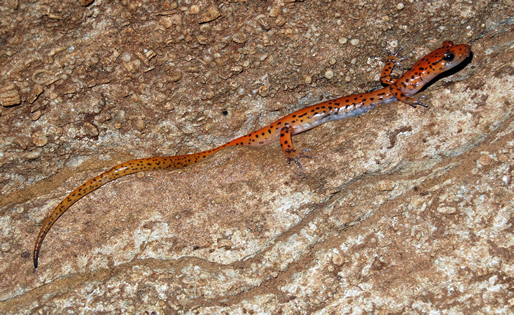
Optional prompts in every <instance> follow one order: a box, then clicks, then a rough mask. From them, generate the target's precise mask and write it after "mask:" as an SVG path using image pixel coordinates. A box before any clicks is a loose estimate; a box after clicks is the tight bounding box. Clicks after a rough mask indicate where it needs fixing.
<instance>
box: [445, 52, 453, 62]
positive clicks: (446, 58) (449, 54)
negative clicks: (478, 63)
mask: <svg viewBox="0 0 514 315" xmlns="http://www.w3.org/2000/svg"><path fill="white" fill-rule="evenodd" d="M454 58H455V55H454V54H453V53H446V54H444V57H443V60H444V61H452V60H453V59H454Z"/></svg>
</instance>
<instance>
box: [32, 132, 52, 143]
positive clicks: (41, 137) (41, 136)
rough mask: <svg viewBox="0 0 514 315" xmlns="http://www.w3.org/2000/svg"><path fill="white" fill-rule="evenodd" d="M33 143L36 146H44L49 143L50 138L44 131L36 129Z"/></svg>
mask: <svg viewBox="0 0 514 315" xmlns="http://www.w3.org/2000/svg"><path fill="white" fill-rule="evenodd" d="M32 143H34V145H35V146H36V147H42V146H44V145H45V144H47V143H48V138H47V137H46V135H45V133H44V132H43V131H36V132H34V133H33V134H32Z"/></svg>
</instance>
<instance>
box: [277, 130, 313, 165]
mask: <svg viewBox="0 0 514 315" xmlns="http://www.w3.org/2000/svg"><path fill="white" fill-rule="evenodd" d="M280 147H281V148H282V151H283V152H284V154H285V155H286V157H287V164H289V163H291V161H293V162H295V163H296V165H298V166H299V167H300V169H303V168H302V165H301V164H300V162H298V159H300V158H308V159H312V156H308V155H305V154H304V153H305V152H308V151H310V150H311V149H305V150H303V151H301V152H298V151H296V149H295V148H293V141H292V138H291V132H290V130H289V127H284V128H282V129H281V130H280Z"/></svg>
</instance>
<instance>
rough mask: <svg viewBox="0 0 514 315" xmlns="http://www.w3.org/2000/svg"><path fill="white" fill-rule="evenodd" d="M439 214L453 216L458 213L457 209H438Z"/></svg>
mask: <svg viewBox="0 0 514 315" xmlns="http://www.w3.org/2000/svg"><path fill="white" fill-rule="evenodd" d="M437 212H439V213H443V214H453V213H455V212H457V209H455V208H454V207H438V208H437Z"/></svg>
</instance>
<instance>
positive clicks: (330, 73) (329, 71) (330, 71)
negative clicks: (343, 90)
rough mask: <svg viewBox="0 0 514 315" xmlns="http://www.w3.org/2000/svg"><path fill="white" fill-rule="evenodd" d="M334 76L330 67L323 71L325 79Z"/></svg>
mask: <svg viewBox="0 0 514 315" xmlns="http://www.w3.org/2000/svg"><path fill="white" fill-rule="evenodd" d="M333 77H334V71H332V69H328V70H327V71H326V72H325V78H327V79H329V80H330V79H332V78H333Z"/></svg>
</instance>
